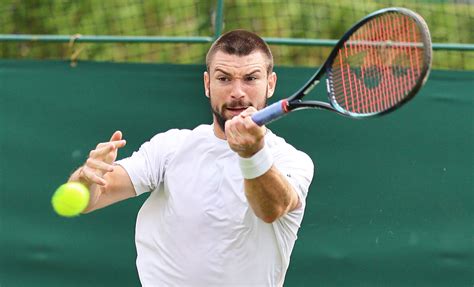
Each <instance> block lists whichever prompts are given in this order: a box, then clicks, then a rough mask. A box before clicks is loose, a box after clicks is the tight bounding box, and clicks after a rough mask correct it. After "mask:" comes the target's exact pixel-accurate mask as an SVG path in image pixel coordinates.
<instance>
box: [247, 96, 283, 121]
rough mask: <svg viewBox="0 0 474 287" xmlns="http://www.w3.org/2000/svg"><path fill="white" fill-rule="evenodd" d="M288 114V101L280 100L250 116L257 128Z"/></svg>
mask: <svg viewBox="0 0 474 287" xmlns="http://www.w3.org/2000/svg"><path fill="white" fill-rule="evenodd" d="M286 113H288V101H287V100H280V101H278V102H276V103H273V104H271V105H269V106H268V107H266V108H264V109H262V110H260V111H258V112H256V113H255V114H253V115H252V120H253V121H254V122H255V123H256V124H257V125H259V126H263V125H264V124H268V123H269V122H272V121H274V120H276V119H278V118H280V117H282V116H283V115H284V114H286Z"/></svg>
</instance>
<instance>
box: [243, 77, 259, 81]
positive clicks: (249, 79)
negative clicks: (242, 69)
mask: <svg viewBox="0 0 474 287" xmlns="http://www.w3.org/2000/svg"><path fill="white" fill-rule="evenodd" d="M256 79H257V77H255V76H247V77H246V78H245V80H246V81H249V82H251V81H255V80H256Z"/></svg>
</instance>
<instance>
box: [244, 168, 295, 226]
mask: <svg viewBox="0 0 474 287" xmlns="http://www.w3.org/2000/svg"><path fill="white" fill-rule="evenodd" d="M244 189H245V195H246V196H247V200H248V202H249V204H250V206H251V207H252V209H253V210H254V212H255V214H256V215H257V216H258V217H259V218H261V219H262V220H264V221H265V222H267V223H271V222H273V221H275V220H276V219H278V218H279V217H281V216H283V215H284V214H286V213H287V212H289V211H291V210H293V209H294V208H295V207H296V206H297V205H298V202H299V199H298V195H297V194H296V192H295V191H294V190H293V187H292V186H291V185H290V183H289V182H288V180H287V179H286V178H285V177H284V176H283V175H282V174H281V173H280V172H279V171H278V169H277V168H276V167H275V166H274V165H273V166H272V167H271V168H270V170H268V171H267V172H266V173H265V174H263V175H261V176H259V177H257V178H254V179H245V180H244Z"/></svg>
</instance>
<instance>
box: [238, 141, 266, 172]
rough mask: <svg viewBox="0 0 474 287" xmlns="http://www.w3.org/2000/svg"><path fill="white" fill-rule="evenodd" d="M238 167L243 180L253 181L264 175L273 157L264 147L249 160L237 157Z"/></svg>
mask: <svg viewBox="0 0 474 287" xmlns="http://www.w3.org/2000/svg"><path fill="white" fill-rule="evenodd" d="M239 165H240V170H241V171H242V175H243V176H244V178H245V179H254V178H256V177H259V176H261V175H262V174H264V173H266V172H267V171H268V170H269V169H270V168H271V167H272V165H273V156H272V154H271V153H270V150H269V148H268V147H267V146H266V145H265V146H264V147H263V148H262V149H261V150H259V151H258V152H257V153H256V154H254V155H253V156H251V157H249V158H243V157H240V156H239Z"/></svg>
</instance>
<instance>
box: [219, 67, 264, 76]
mask: <svg viewBox="0 0 474 287" xmlns="http://www.w3.org/2000/svg"><path fill="white" fill-rule="evenodd" d="M214 72H221V73H223V74H224V75H227V76H231V74H230V73H228V72H226V71H224V70H222V69H221V68H216V69H215V70H214ZM259 72H262V71H261V70H260V69H259V68H257V69H255V70H253V71H251V72H250V73H247V74H245V75H244V76H250V75H252V74H255V73H259Z"/></svg>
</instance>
